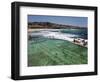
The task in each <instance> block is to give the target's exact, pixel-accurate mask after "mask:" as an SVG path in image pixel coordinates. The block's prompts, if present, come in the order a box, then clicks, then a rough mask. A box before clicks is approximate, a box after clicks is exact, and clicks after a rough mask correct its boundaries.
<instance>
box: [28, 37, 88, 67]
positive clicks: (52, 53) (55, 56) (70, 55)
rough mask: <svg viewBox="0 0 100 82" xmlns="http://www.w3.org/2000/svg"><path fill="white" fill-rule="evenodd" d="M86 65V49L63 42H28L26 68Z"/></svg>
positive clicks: (49, 40)
mask: <svg viewBox="0 0 100 82" xmlns="http://www.w3.org/2000/svg"><path fill="white" fill-rule="evenodd" d="M75 64H87V48H85V47H81V46H78V45H75V44H73V43H71V42H68V41H65V40H52V39H48V40H43V41H40V42H37V43H34V42H33V41H29V42H28V66H49V65H75Z"/></svg>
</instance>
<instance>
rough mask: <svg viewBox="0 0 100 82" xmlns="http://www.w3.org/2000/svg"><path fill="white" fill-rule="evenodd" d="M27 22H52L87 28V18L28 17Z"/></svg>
mask: <svg viewBox="0 0 100 82" xmlns="http://www.w3.org/2000/svg"><path fill="white" fill-rule="evenodd" d="M28 22H52V23H57V24H64V25H74V26H81V27H87V23H88V18H87V17H71V16H49V15H28Z"/></svg>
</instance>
